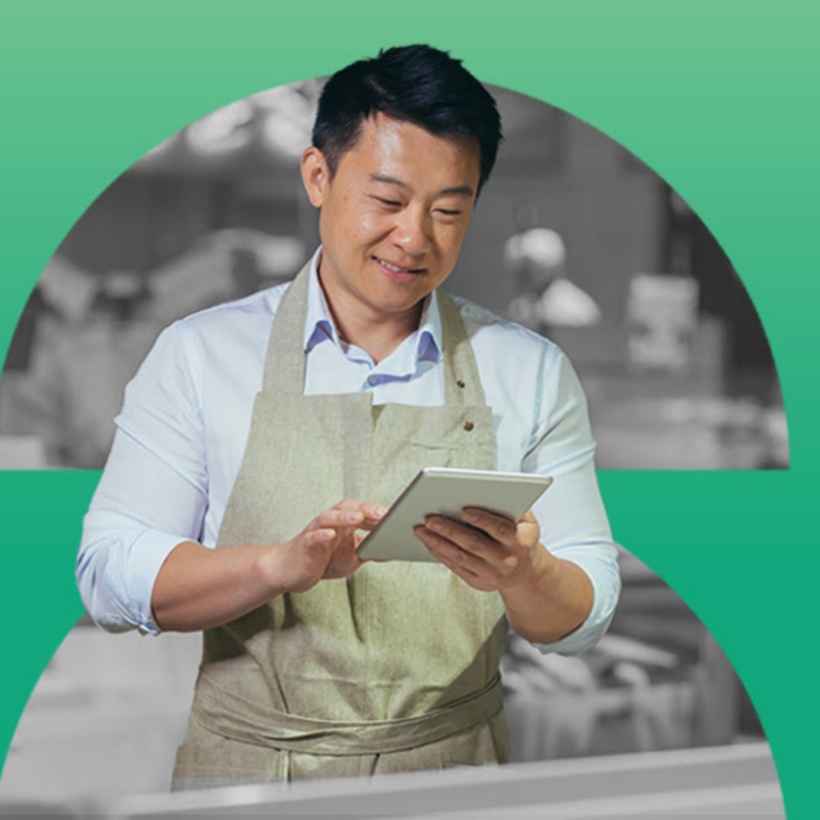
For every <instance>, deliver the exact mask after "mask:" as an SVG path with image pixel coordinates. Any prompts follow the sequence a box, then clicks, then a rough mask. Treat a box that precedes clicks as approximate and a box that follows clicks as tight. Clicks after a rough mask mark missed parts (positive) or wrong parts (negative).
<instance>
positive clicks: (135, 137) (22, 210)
mask: <svg viewBox="0 0 820 820" xmlns="http://www.w3.org/2000/svg"><path fill="white" fill-rule="evenodd" d="M276 5H277V4H274V3H272V2H261V0H260V1H259V2H253V0H234V2H232V3H231V4H229V5H228V6H227V7H228V9H229V11H225V10H224V9H225V6H224V5H222V4H219V5H218V4H209V3H207V2H203V0H200V2H189V1H188V0H178V2H176V3H170V2H167V0H166V2H162V3H160V2H157V0H144V1H143V2H142V3H140V4H129V5H127V6H126V4H121V3H111V2H110V1H109V0H84V2H60V0H40V2H38V3H23V2H21V1H20V0H18V2H13V0H5V1H4V3H3V5H2V11H0V103H2V107H1V108H0V111H2V122H3V128H2V131H0V149H2V151H0V236H1V237H2V240H0V350H5V349H6V347H7V345H8V342H9V340H10V338H11V335H12V333H13V330H14V327H15V325H16V322H17V319H18V317H19V315H20V312H21V310H22V307H23V305H24V303H25V301H26V299H27V297H28V295H29V293H30V291H31V288H32V287H33V285H34V283H35V281H36V279H37V277H38V275H39V273H40V271H41V270H42V268H43V266H44V265H45V263H46V261H47V260H48V259H49V257H50V256H51V255H52V253H53V252H54V250H55V248H56V246H57V244H58V243H59V241H60V239H61V238H62V237H63V236H64V234H65V233H66V232H67V231H68V230H69V229H70V228H71V226H72V224H73V223H74V222H75V221H76V220H77V218H78V217H79V216H80V214H81V213H82V212H83V211H84V210H85V209H86V208H87V207H88V205H89V204H90V203H91V201H92V200H93V199H94V198H95V197H97V196H98V195H99V193H100V192H101V191H102V189H103V188H104V187H105V186H106V185H108V184H109V183H110V182H111V181H112V180H113V179H114V178H115V177H116V176H117V175H118V174H119V173H121V172H122V171H123V170H124V169H125V168H127V167H128V166H129V165H130V164H131V163H132V162H133V161H134V160H136V159H137V158H138V157H139V156H141V155H142V154H144V153H145V152H146V151H147V150H148V149H150V148H151V147H152V146H154V145H155V144H156V143H158V142H159V141H160V140H162V139H163V138H165V137H166V136H168V135H170V134H171V133H173V132H174V131H176V130H178V129H179V128H181V127H182V126H184V125H186V124H187V123H189V122H191V121H192V120H195V119H197V118H198V117H200V116H202V115H204V114H205V113H207V112H209V111H211V110H213V109H215V108H217V107H219V106H221V105H223V104H225V103H228V102H230V101H233V100H235V99H238V98H240V97H244V96H246V95H248V94H250V93H253V92H256V91H260V90H262V89H264V88H267V87H270V86H274V85H280V84H282V83H287V82H291V81H294V80H298V79H303V78H306V77H314V76H321V75H324V74H328V73H331V72H332V71H333V70H335V69H336V68H337V67H339V66H340V65H342V64H344V63H345V62H348V61H350V60H352V59H356V58H358V57H361V56H364V55H367V54H371V53H373V52H374V51H375V50H377V49H378V48H379V47H381V46H383V45H394V44H401V43H409V42H417V41H425V42H430V43H432V44H433V45H437V46H439V47H442V48H446V49H449V50H451V51H452V52H453V53H454V54H455V55H456V56H459V57H461V58H463V59H464V60H465V63H466V65H467V67H468V68H470V69H471V70H472V71H474V72H475V73H476V74H477V75H478V76H479V77H481V79H483V80H485V81H487V82H491V83H495V84H498V85H502V86H508V87H510V88H513V89H515V90H517V91H521V92H524V93H526V94H530V95H532V96H535V97H539V98H541V99H544V100H547V101H548V102H551V103H553V104H556V105H558V106H561V107H563V108H565V109H567V110H568V111H570V112H571V113H573V114H575V115H576V116H578V117H581V118H582V119H584V120H586V121H587V122H589V123H591V124H592V125H594V126H596V127H598V128H600V129H601V130H602V131H604V132H605V133H607V134H608V135H609V136H611V137H613V138H615V139H616V140H618V141H619V142H621V143H622V144H623V145H625V146H626V147H627V148H629V149H630V150H631V151H633V152H634V153H635V154H637V155H638V156H639V157H641V158H642V159H643V160H644V161H645V162H647V163H648V164H649V165H651V166H652V167H653V168H654V169H655V170H656V171H657V172H658V173H659V174H661V175H662V176H663V177H665V178H666V179H667V180H668V181H669V182H670V183H671V185H672V186H673V187H674V188H675V189H676V190H677V191H678V192H680V194H681V195H682V196H683V197H684V198H685V199H686V200H687V201H688V202H689V203H690V204H691V205H692V206H693V207H694V208H695V210H696V211H697V212H698V213H699V215H700V216H701V217H702V218H703V220H704V221H705V222H706V223H707V225H709V227H710V228H711V229H712V231H713V233H714V234H715V235H716V237H717V238H718V240H719V241H720V242H721V244H722V245H723V247H724V249H725V250H726V251H727V253H728V254H729V256H730V257H731V259H732V260H733V262H734V264H735V267H736V268H737V270H738V271H739V272H740V275H741V277H742V278H743V281H744V283H745V284H746V286H747V288H748V290H749V292H750V295H751V297H752V299H753V301H754V303H755V305H756V306H757V308H758V311H759V312H760V314H761V317H762V319H763V322H764V325H765V327H766V329H767V332H768V334H769V338H770V341H771V344H772V348H773V350H774V354H775V357H776V359H777V362H778V367H779V372H780V377H781V380H782V386H783V390H784V395H785V399H786V404H787V410H788V414H789V429H790V436H791V447H792V465H793V466H792V469H791V470H790V471H788V472H784V473H746V474H736V473H718V472H715V473H675V472H668V473H661V474H657V473H649V472H630V473H618V472H610V473H603V474H602V475H601V479H602V488H603V492H604V495H605V499H606V502H607V506H608V509H609V511H610V515H611V518H612V523H613V528H614V530H615V534H616V537H617V538H618V540H620V541H621V542H622V543H624V544H626V545H628V546H629V548H630V549H631V550H633V551H634V552H635V553H636V554H637V555H639V556H640V557H641V558H642V559H644V560H645V561H646V562H647V563H648V564H649V565H650V566H652V567H653V568H654V569H655V570H656V571H658V572H659V573H660V574H661V575H662V576H663V577H664V578H666V579H667V580H668V581H670V583H671V584H672V585H673V586H674V587H675V589H676V590H677V591H678V592H679V593H680V595H681V596H682V597H683V598H684V600H686V601H687V603H688V604H689V605H690V606H691V607H692V608H693V609H694V611H695V612H696V613H697V614H698V615H699V616H700V617H701V619H702V620H703V621H704V622H705V623H706V625H707V626H708V627H709V628H710V630H711V631H712V633H713V634H714V635H715V637H716V638H717V639H718V641H719V642H720V643H721V645H722V646H723V648H724V649H725V650H726V652H727V654H728V655H729V657H730V658H731V660H732V662H733V663H734V665H735V667H736V669H737V670H738V672H739V673H740V674H741V676H742V678H743V680H744V682H745V684H746V686H747V688H748V690H749V692H750V694H751V696H752V698H753V700H754V702H755V704H756V706H757V708H758V710H759V712H760V715H761V717H762V719H763V722H764V726H765V729H766V732H767V735H768V737H769V740H770V742H771V744H772V747H773V750H774V753H775V759H776V762H777V764H778V768H779V771H780V776H781V783H782V785H783V788H784V792H785V797H786V802H787V808H788V812H789V817H790V818H800V817H806V818H808V817H813V816H814V812H812V810H811V807H812V806H813V803H814V781H815V779H816V774H815V765H814V760H813V758H816V755H815V754H812V750H813V747H814V742H813V741H814V737H815V736H816V735H817V734H818V731H819V730H820V720H818V710H817V708H816V689H817V682H816V679H815V676H814V668H815V667H814V665H813V664H810V663H809V660H808V659H809V658H810V657H811V655H812V654H813V652H812V649H811V644H810V643H809V642H808V641H807V640H806V633H809V634H811V633H812V632H813V626H814V614H815V607H814V603H813V601H812V600H811V599H810V596H811V595H812V593H813V592H814V591H815V590H816V587H817V582H816V576H817V574H818V572H820V551H818V541H819V539H818V537H817V531H816V527H815V525H814V518H815V515H814V506H815V504H816V503H817V502H816V498H815V488H816V487H817V480H816V477H815V473H814V469H816V467H817V466H818V465H817V462H818V458H817V456H818V452H817V451H818V441H819V440H820V439H819V438H818V434H817V430H816V425H815V424H813V422H814V421H815V417H816V415H817V413H816V409H815V408H816V401H817V394H818V386H817V384H818V382H817V375H818V367H817V364H816V358H815V356H816V351H817V348H818V330H817V324H818V323H817V321H816V319H815V298H816V296H817V294H818V283H817V279H816V277H817V253H816V247H815V245H814V243H810V240H809V236H810V221H813V219H814V218H816V216H817V211H818V209H817V204H816V199H815V196H814V195H815V190H816V188H817V182H818V160H817V159H816V157H815V154H814V150H816V147H817V146H818V145H820V139H818V137H819V136H820V134H818V100H817V85H816V80H814V79H813V78H814V77H815V76H817V75H818V70H819V69H820V59H818V49H817V46H816V42H817V32H818V25H817V24H818V17H819V16H820V12H818V10H817V9H818V7H817V6H816V5H814V4H810V3H809V2H796V1H795V0H787V1H786V2H783V1H782V0H781V2H779V3H777V4H775V3H773V2H762V1H761V2H755V0H746V2H733V1H732V0H723V2H721V1H720V0H712V2H709V3H707V2H701V1H700V0H689V2H687V3H686V4H675V7H673V4H671V3H670V4H667V3H658V2H648V1H644V2H641V0H623V2H619V3H613V2H606V0H600V1H599V2H595V1H594V0H586V1H584V0H576V2H574V3H569V2H560V3H550V2H523V1H522V0H505V2H503V3H497V4H492V5H490V4H486V6H484V7H478V8H476V7H472V5H471V6H468V4H466V3H458V2H451V3H449V4H445V3H442V2H440V0H435V1H433V0H414V2H413V3H412V4H404V5H399V4H394V3H391V4H386V3H384V2H383V0H381V1H380V2H371V0H362V2H353V1H352V0H351V1H350V2H346V3H339V4H333V3H330V2H317V1H316V0H314V2H312V3H309V4H305V5H304V6H300V7H299V9H297V7H296V4H295V3H294V4H292V5H291V7H290V8H285V9H283V10H279V9H278V8H277V7H276ZM681 5H685V10H681V9H680V8H679V6H681ZM468 8H469V11H468ZM811 227H813V225H812V226H811ZM97 477H98V474H96V473H82V472H78V473H70V472H52V473H45V472H44V473H30V474H25V473H11V472H6V473H2V472H0V499H2V501H0V511H2V521H3V525H4V527H3V529H4V538H3V543H2V546H0V549H1V550H2V556H3V571H2V573H0V622H2V624H3V625H4V627H5V647H4V650H5V651H4V661H3V671H4V674H3V680H2V686H3V695H4V697H3V699H2V704H1V705H0V756H3V755H4V754H5V750H6V749H7V747H8V744H9V742H10V740H11V736H12V734H13V731H14V727H15V724H16V722H17V719H18V717H19V714H20V712H21V710H22V709H23V706H24V705H25V701H26V698H27V697H28V694H29V693H30V691H31V689H32V687H33V685H34V683H35V682H36V680H37V678H38V677H39V675H40V672H41V671H42V668H43V666H44V665H45V663H46V661H47V660H48V658H49V657H50V656H51V655H52V654H53V652H54V650H55V648H56V647H57V645H58V644H59V643H60V641H61V640H62V638H63V637H64V635H65V634H66V632H67V631H68V629H69V628H70V627H71V626H72V624H73V623H74V622H75V621H76V619H77V618H78V617H79V615H80V614H81V611H82V609H81V606H80V603H79V599H78V597H77V594H76V591H75V587H74V581H73V561H74V552H75V548H76V543H77V540H78V537H79V530H80V522H81V518H82V515H83V513H84V511H85V508H86V506H87V503H88V500H89V498H90V495H91V493H92V491H93V488H94V485H95V483H96V480H97ZM806 644H808V645H806ZM10 660H12V661H13V662H11V663H10V662H9V661H10Z"/></svg>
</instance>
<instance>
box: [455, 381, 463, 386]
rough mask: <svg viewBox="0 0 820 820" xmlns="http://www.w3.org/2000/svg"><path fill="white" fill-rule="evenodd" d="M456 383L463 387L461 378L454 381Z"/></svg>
mask: <svg viewBox="0 0 820 820" xmlns="http://www.w3.org/2000/svg"><path fill="white" fill-rule="evenodd" d="M456 384H457V385H458V386H459V387H464V382H463V381H461V379H459V380H458V381H457V382H456Z"/></svg>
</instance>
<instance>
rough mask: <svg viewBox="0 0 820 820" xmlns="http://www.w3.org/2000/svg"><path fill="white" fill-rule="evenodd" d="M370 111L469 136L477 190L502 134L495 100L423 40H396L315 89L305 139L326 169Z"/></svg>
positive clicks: (332, 166)
mask: <svg viewBox="0 0 820 820" xmlns="http://www.w3.org/2000/svg"><path fill="white" fill-rule="evenodd" d="M377 113H381V114H384V115H385V116H388V117H391V118H392V119H395V120H401V121H404V122H409V123H412V124H413V125H417V126H419V127H420V128H424V129H425V130H426V131H429V132H430V133H431V134H435V135H436V136H441V137H453V138H461V139H475V140H477V141H478V144H479V147H480V149H481V174H480V177H479V183H478V189H479V191H480V190H481V187H482V186H483V185H484V183H485V182H486V181H487V178H488V177H489V176H490V171H492V168H493V165H494V164H495V158H496V154H497V153H498V144H499V142H500V141H501V139H502V136H501V118H500V117H499V114H498V108H497V106H496V103H495V100H494V99H493V98H492V96H491V95H490V93H489V92H488V91H487V90H486V89H485V88H484V86H482V85H481V83H480V82H479V81H478V80H477V79H476V78H475V77H474V76H473V75H472V74H470V72H469V71H467V69H465V68H464V67H463V66H462V64H461V60H455V59H453V58H452V57H450V55H449V54H448V53H447V52H446V51H439V50H438V49H436V48H432V47H431V46H427V45H412V46H398V47H395V48H390V49H387V50H386V51H385V50H384V49H382V50H381V51H380V52H379V54H378V56H377V57H374V58H372V59H366V60H358V61H357V62H355V63H351V64H350V65H349V66H346V67H345V68H342V69H340V70H339V71H337V72H336V73H335V74H334V75H333V76H332V77H331V78H330V79H329V80H328V81H327V83H326V84H325V87H324V88H323V89H322V94H321V96H320V98H319V107H318V110H317V112H316V121H315V123H314V125H313V145H314V146H315V147H316V148H318V149H319V150H320V151H321V152H322V153H323V154H324V156H325V159H326V160H327V163H328V167H329V169H330V173H331V176H332V175H333V174H335V172H336V168H337V167H338V164H339V161H340V159H341V157H342V154H344V153H345V152H346V151H349V150H350V149H351V148H352V147H353V146H354V145H355V144H356V141H357V140H358V138H359V129H360V128H361V125H362V123H363V122H364V121H365V120H366V119H367V118H368V117H370V116H372V115H374V114H377Z"/></svg>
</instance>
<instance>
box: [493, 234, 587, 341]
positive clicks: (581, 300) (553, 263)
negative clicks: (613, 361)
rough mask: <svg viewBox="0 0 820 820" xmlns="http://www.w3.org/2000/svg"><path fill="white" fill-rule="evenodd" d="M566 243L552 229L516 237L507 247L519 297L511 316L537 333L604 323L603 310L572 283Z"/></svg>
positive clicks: (507, 263)
mask: <svg viewBox="0 0 820 820" xmlns="http://www.w3.org/2000/svg"><path fill="white" fill-rule="evenodd" d="M566 259H567V252H566V247H565V245H564V240H563V239H562V238H561V235H560V234H559V233H557V232H556V231H553V230H550V229H549V228H530V229H529V230H526V231H520V232H518V233H515V234H513V236H511V237H510V238H509V239H508V240H507V242H506V243H505V244H504V265H505V267H506V269H507V271H509V273H510V274H512V275H513V276H514V277H515V278H516V283H517V292H518V296H516V298H515V299H513V301H512V302H510V304H509V306H508V307H507V316H509V318H510V319H512V320H513V321H515V322H520V323H521V324H522V325H524V326H525V327H528V328H531V329H532V330H534V331H536V333H541V334H542V335H544V336H549V334H550V331H551V330H552V329H553V328H560V327H589V326H591V325H595V324H597V323H598V322H599V321H600V320H601V309H600V308H599V307H598V305H597V304H596V302H595V300H594V299H593V298H592V297H591V296H590V295H589V294H588V293H586V292H585V291H584V290H582V289H581V288H579V287H578V286H577V285H574V284H573V283H572V282H570V280H569V277H568V275H567V267H566Z"/></svg>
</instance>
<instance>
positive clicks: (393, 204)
mask: <svg viewBox="0 0 820 820" xmlns="http://www.w3.org/2000/svg"><path fill="white" fill-rule="evenodd" d="M371 199H374V200H376V202H378V203H379V205H383V206H384V207H385V208H400V207H401V202H397V201H396V200H395V199H386V198H385V197H383V196H371Z"/></svg>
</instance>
